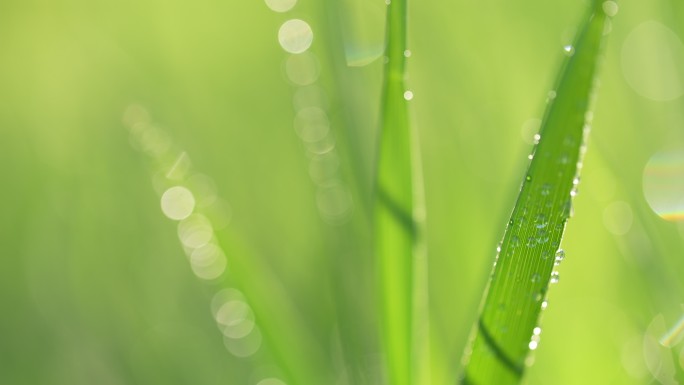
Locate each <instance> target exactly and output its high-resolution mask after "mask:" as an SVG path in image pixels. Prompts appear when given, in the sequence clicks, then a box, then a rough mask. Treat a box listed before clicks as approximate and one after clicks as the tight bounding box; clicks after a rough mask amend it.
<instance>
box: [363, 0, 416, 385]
mask: <svg viewBox="0 0 684 385" xmlns="http://www.w3.org/2000/svg"><path fill="white" fill-rule="evenodd" d="M406 3H407V2H406V0H394V1H392V2H391V3H390V4H389V7H388V14H387V47H386V57H385V59H386V64H385V79H384V89H383V93H384V94H383V100H382V103H383V105H382V116H381V119H382V125H381V132H380V141H379V150H378V151H379V153H378V157H377V169H376V173H377V175H376V191H375V208H374V220H375V233H374V235H375V253H376V257H377V259H378V273H379V281H380V303H381V305H380V306H381V324H382V325H381V328H382V333H381V334H382V341H383V347H384V353H385V360H386V361H385V362H386V376H387V381H386V382H387V383H389V384H393V385H407V384H411V383H412V382H413V379H412V378H413V376H414V373H413V372H414V370H413V367H414V366H415V363H414V362H415V361H414V360H415V357H413V347H412V345H414V342H413V341H414V333H413V328H414V322H413V320H412V319H413V316H414V312H413V306H414V303H415V302H416V301H414V281H415V278H416V277H415V274H414V268H415V266H414V265H415V264H416V262H417V261H420V260H422V259H416V256H417V254H416V253H417V252H418V251H420V250H421V247H420V244H421V243H420V242H419V240H420V238H421V236H420V235H421V225H420V220H419V218H418V215H416V213H418V212H419V211H420V209H421V208H422V203H421V202H420V197H421V196H422V195H421V193H420V191H421V188H422V187H421V186H420V178H419V176H418V175H419V174H418V173H417V172H416V171H417V170H418V169H419V166H418V156H417V151H415V149H416V147H417V146H416V145H415V143H416V138H415V133H414V132H413V131H412V130H411V126H410V124H409V115H408V105H407V99H410V97H409V95H410V94H408V93H406V92H407V90H406V85H405V66H406V57H405V51H406V11H407V4H406ZM419 298H420V297H419Z"/></svg>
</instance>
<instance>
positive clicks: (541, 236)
mask: <svg viewBox="0 0 684 385" xmlns="http://www.w3.org/2000/svg"><path fill="white" fill-rule="evenodd" d="M548 241H549V234H548V233H547V232H546V230H538V231H537V243H539V244H542V243H546V242H548Z"/></svg>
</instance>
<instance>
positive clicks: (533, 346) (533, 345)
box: [528, 341, 538, 350]
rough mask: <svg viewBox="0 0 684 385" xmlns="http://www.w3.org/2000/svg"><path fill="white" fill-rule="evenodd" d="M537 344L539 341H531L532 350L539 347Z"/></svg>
mask: <svg viewBox="0 0 684 385" xmlns="http://www.w3.org/2000/svg"><path fill="white" fill-rule="evenodd" d="M537 345H538V342H537V341H530V343H529V345H528V346H529V347H530V350H535V349H537Z"/></svg>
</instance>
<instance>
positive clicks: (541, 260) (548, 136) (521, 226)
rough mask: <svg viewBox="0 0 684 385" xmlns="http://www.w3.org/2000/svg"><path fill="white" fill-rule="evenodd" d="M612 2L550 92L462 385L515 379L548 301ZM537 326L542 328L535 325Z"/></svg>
mask: <svg viewBox="0 0 684 385" xmlns="http://www.w3.org/2000/svg"><path fill="white" fill-rule="evenodd" d="M616 9H617V4H616V3H615V2H613V1H606V2H602V1H595V2H593V5H592V6H591V8H590V12H589V15H588V17H587V19H586V22H585V24H584V26H583V28H582V29H581V32H580V34H579V35H578V37H577V38H576V40H575V44H574V45H573V47H566V51H567V52H568V54H569V55H570V56H569V57H568V58H567V59H566V60H565V62H564V64H563V68H562V70H561V72H560V77H559V80H558V82H557V88H556V90H555V91H552V92H551V93H550V95H549V104H548V106H547V109H546V113H545V116H544V119H543V122H542V127H541V131H540V137H539V136H538V137H537V138H538V139H539V141H538V144H537V145H536V146H535V149H534V152H533V160H532V162H531V163H530V166H529V168H528V171H527V174H526V175H525V178H524V181H523V184H522V188H521V191H520V195H519V196H518V200H517V202H516V204H515V208H514V209H513V214H512V216H511V219H510V221H509V223H508V226H507V228H506V232H505V234H504V239H503V242H502V244H501V246H500V248H499V249H498V254H497V259H496V261H495V262H494V269H493V272H492V275H491V278H490V281H489V285H488V288H487V289H486V290H485V295H484V297H485V298H484V303H483V307H482V309H481V313H480V316H479V319H478V321H477V324H476V330H475V335H474V339H473V341H472V344H471V346H470V347H469V348H468V351H467V352H466V356H465V361H466V367H465V373H464V375H463V378H462V383H465V384H517V383H518V382H519V381H520V380H521V378H522V375H523V372H524V370H525V360H526V357H527V356H528V354H529V352H530V350H534V349H535V348H536V346H537V341H538V335H537V334H538V333H536V334H535V328H536V327H537V324H538V320H539V315H540V312H541V310H542V308H543V307H545V306H546V304H545V297H546V291H547V288H548V284H549V282H550V280H553V279H554V277H552V270H553V268H554V263H555V261H554V260H555V255H556V253H557V250H558V246H559V245H560V241H561V237H562V235H563V231H564V229H565V223H566V221H567V219H568V218H569V217H570V213H571V204H572V197H573V196H574V195H575V191H576V190H575V189H576V187H577V183H578V182H579V179H578V175H579V169H580V168H581V161H582V160H581V158H582V153H583V152H584V148H585V147H584V146H585V144H584V140H585V136H586V135H587V134H588V131H589V124H590V121H591V112H590V111H591V106H592V104H593V100H594V97H595V84H596V75H595V72H596V68H597V63H598V61H599V57H600V54H601V51H602V49H601V47H602V46H603V41H604V35H605V31H606V23H607V22H608V19H609V17H610V16H612V15H613V14H614V13H615V11H616ZM537 331H538V330H537Z"/></svg>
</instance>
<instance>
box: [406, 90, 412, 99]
mask: <svg viewBox="0 0 684 385" xmlns="http://www.w3.org/2000/svg"><path fill="white" fill-rule="evenodd" d="M404 99H406V100H412V99H413V92H412V91H406V92H404Z"/></svg>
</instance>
